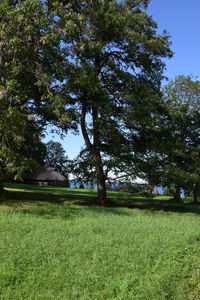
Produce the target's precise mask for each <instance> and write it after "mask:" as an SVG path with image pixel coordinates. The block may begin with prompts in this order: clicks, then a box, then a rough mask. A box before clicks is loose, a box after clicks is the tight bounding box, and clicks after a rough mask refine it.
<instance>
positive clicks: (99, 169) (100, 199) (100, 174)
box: [94, 152, 107, 206]
mask: <svg viewBox="0 0 200 300" xmlns="http://www.w3.org/2000/svg"><path fill="white" fill-rule="evenodd" d="M94 160H95V163H96V176H97V203H98V204H100V205H103V206H106V205H107V193H106V179H105V175H104V171H103V164H102V160H101V154H100V152H99V153H98V154H95V155H94Z"/></svg>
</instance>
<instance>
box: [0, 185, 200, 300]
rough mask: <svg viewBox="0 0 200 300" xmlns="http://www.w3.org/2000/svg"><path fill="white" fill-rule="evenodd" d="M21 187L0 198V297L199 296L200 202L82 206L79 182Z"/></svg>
mask: <svg viewBox="0 0 200 300" xmlns="http://www.w3.org/2000/svg"><path fill="white" fill-rule="evenodd" d="M19 190H20V191H19ZM19 190H18V191H16V187H14V186H13V187H11V186H10V187H9V192H8V195H7V197H8V198H7V199H6V200H2V201H1V204H0V239H1V243H0V299H2V300H8V299H9V300H19V299H20V300H21V299H24V300H25V299H27V300H49V299H55V300H57V299H61V300H76V299H80V300H83V299H84V300H86V299H87V300H90V299H92V300H96V299H97V300H107V299H108V300H110V299H119V300H122V299H123V300H129V299H130V300H132V299H133V300H134V299H138V300H139V299H140V300H147V299H148V300H150V299H151V300H164V299H174V300H175V299H177V300H184V299H185V300H186V299H188V300H197V299H200V218H199V211H198V210H196V213H175V212H164V211H163V210H159V211H154V210H148V209H143V210H140V209H128V208H123V207H118V208H101V207H95V206H81V205H78V204H76V201H78V200H81V199H82V201H84V198H81V195H79V194H78V190H75V191H74V192H76V193H75V195H76V196H75V197H70V196H66V195H63V193H60V194H61V195H60V196H59V195H57V194H51V195H49V194H42V193H41V194H39V191H37V193H30V192H28V191H29V190H26V186H25V187H24V190H25V191H22V187H21V189H19ZM30 191H31V190H30ZM43 191H44V192H45V191H47V190H46V189H45V188H43ZM47 192H49V191H47ZM71 192H73V191H71ZM80 192H81V193H83V194H84V191H80ZM57 193H58V194H59V192H58V191H57ZM85 193H86V194H85V196H87V193H89V191H85Z"/></svg>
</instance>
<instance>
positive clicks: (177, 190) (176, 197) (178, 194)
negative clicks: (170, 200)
mask: <svg viewBox="0 0 200 300" xmlns="http://www.w3.org/2000/svg"><path fill="white" fill-rule="evenodd" d="M174 200H175V201H177V202H180V201H181V189H180V187H179V186H176V188H175V193H174Z"/></svg>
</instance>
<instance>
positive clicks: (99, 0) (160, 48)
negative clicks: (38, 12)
mask: <svg viewBox="0 0 200 300" xmlns="http://www.w3.org/2000/svg"><path fill="white" fill-rule="evenodd" d="M50 2H51V4H52V11H54V13H55V14H56V15H57V18H56V20H57V26H58V28H59V32H60V37H61V45H62V52H63V56H64V64H63V75H65V76H64V78H63V82H60V83H59V84H58V85H57V92H58V94H60V96H59V97H58V96H57V98H56V100H55V101H54V102H53V103H52V106H53V105H54V106H55V108H56V107H57V108H58V107H59V108H60V110H59V114H60V119H61V122H62V123H63V124H64V122H65V113H66V112H69V111H71V116H72V122H71V125H72V124H73V125H74V127H75V129H77V128H76V127H78V125H80V130H81V133H82V135H83V138H84V141H85V144H86V147H87V151H88V152H89V157H90V159H91V164H92V165H93V170H95V173H96V181H97V185H98V197H97V199H98V202H99V203H101V204H106V202H107V200H106V185H105V182H106V180H107V169H106V166H107V165H108V164H109V165H111V163H112V168H113V169H115V170H116V171H120V172H121V171H122V170H123V169H124V167H125V166H126V165H127V163H130V161H131V157H132V156H133V155H134V153H133V151H132V150H131V148H130V147H129V142H128V133H129V128H128V127H127V126H126V120H125V119H124V118H125V116H126V114H127V112H128V111H129V108H130V107H131V108H132V119H134V118H135V115H134V109H133V108H134V107H135V109H136V111H137V112H136V115H137V117H139V113H138V111H139V110H140V109H141V113H140V118H141V124H140V126H143V124H145V117H146V115H147V114H148V113H150V112H151V111H152V107H153V106H154V105H155V103H156V101H155V99H158V98H157V96H156V95H158V93H159V89H160V82H161V79H162V72H163V68H164V63H163V62H162V58H166V57H170V56H171V55H172V53H171V51H170V49H169V45H170V43H169V40H168V36H167V35H166V34H165V33H164V34H163V35H158V34H157V31H156V30H157V24H156V23H155V22H154V21H153V20H152V18H151V17H150V16H148V15H147V13H146V11H145V8H146V7H147V4H148V2H149V1H142V0H137V1H136V0H132V1H131V0H127V1H125V0H124V1H116V0H109V1H104V0H96V1H93V0H88V1H77V0H73V1H53V0H52V1H50ZM54 88H55V90H56V86H54ZM138 90H140V91H141V90H143V96H142V94H141V93H140V96H142V97H138V95H137V92H138ZM150 94H151V95H153V99H151V98H150V97H149V95H150ZM62 108H63V112H62ZM149 109H150V111H148V110H149ZM87 157H88V156H87Z"/></svg>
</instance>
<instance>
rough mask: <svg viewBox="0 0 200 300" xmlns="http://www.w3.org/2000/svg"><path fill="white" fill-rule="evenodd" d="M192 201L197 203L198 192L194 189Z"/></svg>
mask: <svg viewBox="0 0 200 300" xmlns="http://www.w3.org/2000/svg"><path fill="white" fill-rule="evenodd" d="M193 203H195V204H196V203H198V193H197V191H196V190H193Z"/></svg>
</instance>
